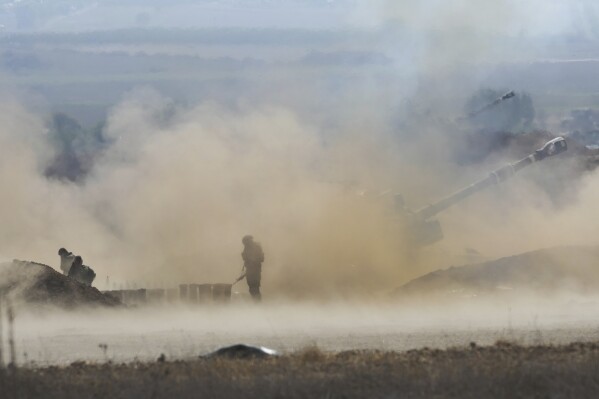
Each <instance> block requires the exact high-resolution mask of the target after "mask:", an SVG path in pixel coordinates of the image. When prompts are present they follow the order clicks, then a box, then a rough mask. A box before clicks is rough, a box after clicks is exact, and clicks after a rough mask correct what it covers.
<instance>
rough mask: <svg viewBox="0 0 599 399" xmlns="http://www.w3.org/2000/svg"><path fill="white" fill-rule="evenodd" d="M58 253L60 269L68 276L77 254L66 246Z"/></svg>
mask: <svg viewBox="0 0 599 399" xmlns="http://www.w3.org/2000/svg"><path fill="white" fill-rule="evenodd" d="M58 255H59V256H60V270H62V274H64V275H65V276H68V274H69V270H70V269H71V265H72V264H73V261H74V260H75V255H73V253H72V252H69V251H67V250H66V249H64V248H60V249H59V250H58Z"/></svg>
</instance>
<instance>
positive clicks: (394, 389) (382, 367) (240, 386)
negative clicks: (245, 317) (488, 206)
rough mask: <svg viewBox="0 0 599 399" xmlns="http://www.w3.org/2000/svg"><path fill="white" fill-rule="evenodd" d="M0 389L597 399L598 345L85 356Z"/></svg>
mask: <svg viewBox="0 0 599 399" xmlns="http://www.w3.org/2000/svg"><path fill="white" fill-rule="evenodd" d="M0 386H1V387H2V388H3V389H1V390H0V392H3V394H5V395H9V396H5V397H20V398H37V397H39V398H42V397H43V398H65V399H68V398H100V397H110V398H142V397H143V398H192V397H193V398H202V397H206V398H232V397H235V398H306V397H325V398H364V397H369V398H399V397H411V398H486V397H492V398H514V397H521V398H533V397H534V398H537V397H568V398H570V397H576V398H592V397H599V343H573V344H570V345H564V346H531V347H523V346H519V345H516V344H513V343H509V342H498V343H497V344H496V345H493V346H489V347H479V346H477V345H474V344H472V345H470V346H469V347H467V348H452V349H448V350H437V349H428V348H423V349H419V350H412V351H408V352H382V351H347V352H340V353H324V352H322V351H320V350H319V349H318V348H307V349H305V350H303V351H300V352H297V353H294V354H290V355H286V356H281V357H276V358H269V359H265V360H260V359H253V360H252V359H247V360H235V359H204V358H198V359H196V360H190V361H166V362H155V363H131V364H112V363H107V364H85V363H81V362H78V363H74V364H72V365H70V366H68V367H45V368H26V369H18V370H17V371H16V372H14V373H11V374H6V373H4V374H2V375H1V376H0ZM0 395H1V394H0ZM11 395H12V396H11Z"/></svg>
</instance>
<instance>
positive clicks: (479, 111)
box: [466, 90, 516, 119]
mask: <svg viewBox="0 0 599 399" xmlns="http://www.w3.org/2000/svg"><path fill="white" fill-rule="evenodd" d="M515 96H516V93H514V91H513V90H511V91H508V92H507V93H505V94H504V95H502V96H501V97H498V98H496V99H495V100H493V102H490V103H488V104H486V105H485V106H483V107H482V108H479V109H477V110H475V111H472V112H470V113H469V114H468V116H467V117H466V119H472V118H474V117H476V116H477V115H480V114H482V113H483V112H485V111H487V110H489V109H491V108H493V107H495V106H496V105H498V104H499V103H501V102H503V101H505V100H509V99H510V98H513V97H515Z"/></svg>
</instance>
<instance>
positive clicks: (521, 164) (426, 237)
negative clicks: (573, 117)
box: [408, 137, 568, 245]
mask: <svg viewBox="0 0 599 399" xmlns="http://www.w3.org/2000/svg"><path fill="white" fill-rule="evenodd" d="M567 149H568V145H567V143H566V140H565V139H564V138H563V137H557V138H555V139H553V140H551V141H548V142H547V143H545V145H543V147H541V148H539V149H538V150H536V151H535V152H533V153H532V154H530V155H528V156H526V157H525V158H522V159H521V160H519V161H517V162H514V163H510V164H507V165H505V166H503V167H501V168H499V169H497V170H495V171H493V172H491V173H490V174H489V176H487V177H486V178H484V179H482V180H479V181H477V182H475V183H473V184H471V185H469V186H467V187H465V188H463V189H461V190H459V191H457V192H455V193H453V194H451V195H449V196H448V197H445V198H443V199H441V200H440V201H437V202H435V203H434V204H431V205H428V206H425V207H424V208H422V209H420V210H418V211H416V212H410V213H409V217H408V218H409V230H410V236H411V237H412V240H413V243H414V244H416V245H428V244H432V243H435V242H437V241H439V240H441V239H442V238H443V231H442V230H441V225H440V224H439V221H438V220H436V219H433V217H434V216H435V215H437V214H438V213H439V212H441V211H443V210H445V209H447V208H449V207H450V206H452V205H453V204H455V203H457V202H459V201H461V200H463V199H465V198H467V197H469V196H471V195H472V194H474V193H476V192H478V191H481V190H484V189H485V188H487V187H489V186H492V185H495V184H499V183H501V182H503V181H505V180H507V179H509V178H510V177H512V176H513V175H514V174H516V173H518V172H519V171H520V170H522V169H523V168H525V167H527V166H528V165H531V164H533V163H535V162H538V161H542V160H543V159H545V158H548V157H552V156H554V155H557V154H560V153H562V152H564V151H566V150H567Z"/></svg>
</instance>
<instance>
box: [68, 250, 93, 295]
mask: <svg viewBox="0 0 599 399" xmlns="http://www.w3.org/2000/svg"><path fill="white" fill-rule="evenodd" d="M68 276H69V277H71V278H72V279H73V280H76V281H78V282H80V283H81V284H85V285H87V286H90V287H91V285H92V282H93V281H94V279H95V278H96V273H95V272H94V271H93V270H92V269H91V267H88V266H85V265H84V264H83V258H81V256H75V259H74V260H73V264H72V265H71V269H70V270H69V274H68Z"/></svg>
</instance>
